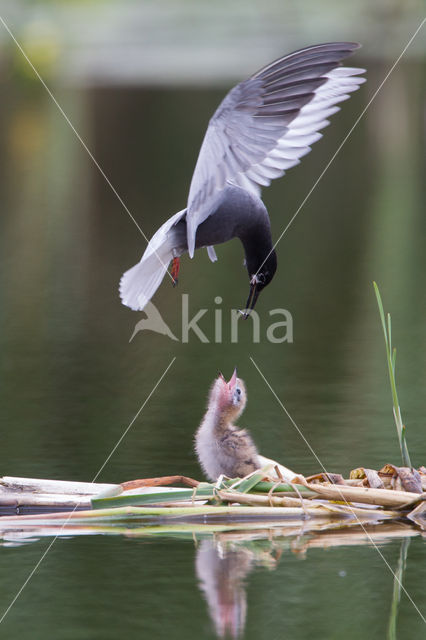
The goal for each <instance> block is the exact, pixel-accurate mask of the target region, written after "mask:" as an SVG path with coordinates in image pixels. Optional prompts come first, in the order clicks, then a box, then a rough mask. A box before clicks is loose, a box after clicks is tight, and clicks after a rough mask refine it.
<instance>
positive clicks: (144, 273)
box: [120, 251, 173, 311]
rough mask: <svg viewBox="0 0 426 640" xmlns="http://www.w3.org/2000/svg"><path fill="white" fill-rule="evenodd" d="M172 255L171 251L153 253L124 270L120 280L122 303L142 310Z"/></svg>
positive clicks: (159, 281) (157, 284) (158, 284)
mask: <svg viewBox="0 0 426 640" xmlns="http://www.w3.org/2000/svg"><path fill="white" fill-rule="evenodd" d="M172 257H173V256H172V253H171V251H168V252H167V253H166V252H161V253H160V252H157V253H153V254H152V255H150V256H149V257H148V258H146V259H145V258H142V260H141V261H140V262H138V264H135V266H134V267H132V268H131V269H129V270H128V271H126V272H125V273H124V274H123V276H122V278H121V280H120V298H121V301H122V303H123V304H125V305H126V306H127V307H130V308H131V309H133V311H142V309H143V308H144V306H145V305H146V304H147V303H148V302H149V301H150V300H151V298H152V296H153V295H154V293H155V292H156V291H157V289H158V287H159V286H160V284H161V281H162V280H163V278H164V276H165V274H166V271H167V267H168V265H169V262H170V260H171V259H172Z"/></svg>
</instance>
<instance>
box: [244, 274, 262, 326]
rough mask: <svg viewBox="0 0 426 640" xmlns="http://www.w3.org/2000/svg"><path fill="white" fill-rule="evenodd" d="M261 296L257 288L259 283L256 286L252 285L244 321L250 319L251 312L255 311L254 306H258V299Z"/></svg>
mask: <svg viewBox="0 0 426 640" xmlns="http://www.w3.org/2000/svg"><path fill="white" fill-rule="evenodd" d="M258 296H259V290H258V288H257V282H256V283H255V284H251V285H250V293H249V297H248V298H247V302H246V306H245V309H244V320H245V319H246V318H248V317H249V315H250V311H252V309H254V305H255V304H256V301H257V298H258Z"/></svg>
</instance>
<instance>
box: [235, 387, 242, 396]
mask: <svg viewBox="0 0 426 640" xmlns="http://www.w3.org/2000/svg"><path fill="white" fill-rule="evenodd" d="M235 391H236V394H237V396H240V395H241V389H240V388H239V387H237V388H236V389H235Z"/></svg>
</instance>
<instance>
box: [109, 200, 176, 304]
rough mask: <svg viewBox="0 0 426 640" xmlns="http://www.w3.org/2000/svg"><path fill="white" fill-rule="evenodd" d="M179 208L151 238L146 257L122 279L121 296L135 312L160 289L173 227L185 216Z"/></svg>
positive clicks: (164, 273) (171, 256)
mask: <svg viewBox="0 0 426 640" xmlns="http://www.w3.org/2000/svg"><path fill="white" fill-rule="evenodd" d="M185 213H186V210H183V211H179V213H176V214H175V215H174V216H172V217H171V218H170V219H169V220H167V222H165V223H164V224H163V225H162V226H161V227H160V228H159V229H158V231H157V232H156V233H155V234H154V236H153V237H152V238H151V240H150V242H149V244H148V246H147V248H146V251H145V253H144V254H143V256H142V260H141V261H140V262H138V264H136V265H135V266H134V267H132V268H131V269H129V270H128V271H126V272H125V273H124V274H123V276H122V278H121V280H120V298H121V301H122V303H123V304H125V305H126V306H127V307H130V308H131V309H133V310H134V311H142V309H143V308H144V306H145V305H146V304H147V302H149V301H150V300H151V298H152V296H153V295H154V293H155V292H156V291H157V289H158V287H159V286H160V284H161V281H162V280H163V278H164V276H165V275H166V272H167V268H168V266H169V263H170V261H171V259H172V258H173V243H172V242H171V238H170V235H169V231H170V229H171V228H172V227H173V226H174V225H175V224H176V223H177V222H178V221H179V220H180V219H181V218H182V217H183V216H184V215H185Z"/></svg>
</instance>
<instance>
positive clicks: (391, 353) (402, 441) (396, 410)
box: [373, 282, 412, 469]
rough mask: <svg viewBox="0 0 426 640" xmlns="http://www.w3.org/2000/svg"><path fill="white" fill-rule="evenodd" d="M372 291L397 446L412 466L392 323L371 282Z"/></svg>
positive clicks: (406, 463) (375, 286)
mask: <svg viewBox="0 0 426 640" xmlns="http://www.w3.org/2000/svg"><path fill="white" fill-rule="evenodd" d="M373 286H374V291H375V294H376V298H377V304H378V307H379V313H380V319H381V321H382V328H383V334H384V336H385V346H386V358H387V362H388V371H389V380H390V386H391V391H392V401H393V415H394V418H395V424H396V430H397V432H398V439H399V447H400V449H401V456H402V463H403V465H404V466H405V467H410V469H411V468H412V465H411V460H410V455H409V453H408V447H407V442H406V438H405V426H404V424H403V422H402V417H401V408H400V406H399V401H398V393H397V390H396V380H395V363H396V349H395V348H394V349H392V325H391V316H390V313H388V314H387V316H386V318H385V312H384V310H383V304H382V298H381V296H380V291H379V287H378V286H377V284H376V283H375V282H373Z"/></svg>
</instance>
